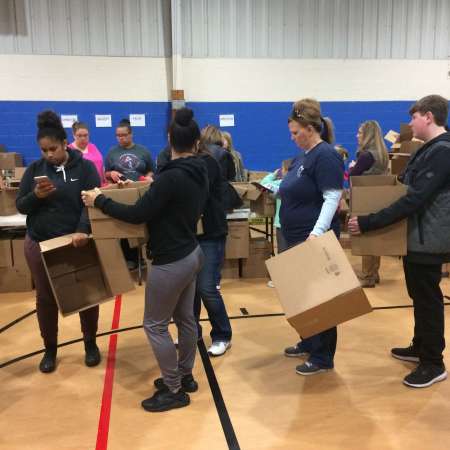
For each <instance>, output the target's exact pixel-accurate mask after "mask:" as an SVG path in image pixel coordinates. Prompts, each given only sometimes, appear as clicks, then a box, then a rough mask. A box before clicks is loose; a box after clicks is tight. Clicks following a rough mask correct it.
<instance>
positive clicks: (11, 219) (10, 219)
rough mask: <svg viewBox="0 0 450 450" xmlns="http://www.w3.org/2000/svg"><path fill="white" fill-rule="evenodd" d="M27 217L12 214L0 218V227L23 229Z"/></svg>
mask: <svg viewBox="0 0 450 450" xmlns="http://www.w3.org/2000/svg"><path fill="white" fill-rule="evenodd" d="M26 220H27V216H24V215H23V214H13V215H12V216H0V227H25V226H26Z"/></svg>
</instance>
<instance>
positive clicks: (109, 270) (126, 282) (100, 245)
mask: <svg viewBox="0 0 450 450" xmlns="http://www.w3.org/2000/svg"><path fill="white" fill-rule="evenodd" d="M95 245H96V247H97V253H98V257H99V259H100V264H101V267H102V271H103V275H104V277H105V280H106V283H107V285H108V288H109V291H110V293H111V294H112V295H119V294H123V293H125V292H129V291H132V290H134V288H135V287H134V282H133V280H132V278H131V275H130V272H129V270H128V268H127V265H126V262H125V259H124V257H123V253H122V249H121V247H120V244H119V240H118V239H96V240H95ZM111 261H114V264H112V263H111Z"/></svg>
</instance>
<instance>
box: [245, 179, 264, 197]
mask: <svg viewBox="0 0 450 450" xmlns="http://www.w3.org/2000/svg"><path fill="white" fill-rule="evenodd" d="M262 193H263V192H262V191H261V190H260V189H258V188H257V187H256V186H255V185H253V184H250V183H249V185H248V187H247V193H246V194H245V197H246V198H247V199H248V200H252V201H254V200H258V198H259V197H260V196H261V195H262Z"/></svg>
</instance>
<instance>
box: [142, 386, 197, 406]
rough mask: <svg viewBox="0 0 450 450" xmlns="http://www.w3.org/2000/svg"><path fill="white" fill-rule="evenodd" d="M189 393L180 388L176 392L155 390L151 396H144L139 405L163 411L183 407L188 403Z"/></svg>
mask: <svg viewBox="0 0 450 450" xmlns="http://www.w3.org/2000/svg"><path fill="white" fill-rule="evenodd" d="M190 402H191V401H190V399H189V395H188V394H186V392H184V391H182V390H181V389H180V390H179V391H178V392H177V393H173V392H171V391H169V390H167V391H166V390H162V391H156V392H155V394H154V395H153V396H152V397H149V398H146V399H145V400H143V401H142V403H141V405H142V407H143V408H144V409H145V410H146V411H150V412H163V411H169V410H170V409H175V408H183V407H184V406H188V405H189V403H190Z"/></svg>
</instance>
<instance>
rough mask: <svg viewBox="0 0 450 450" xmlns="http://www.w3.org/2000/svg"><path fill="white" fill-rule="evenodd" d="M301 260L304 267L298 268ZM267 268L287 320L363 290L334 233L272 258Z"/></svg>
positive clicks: (267, 263) (267, 262) (330, 232)
mask: <svg viewBox="0 0 450 450" xmlns="http://www.w3.org/2000/svg"><path fill="white" fill-rule="evenodd" d="M299 261H303V262H304V263H305V264H304V265H302V266H301V267H299ZM306 262H307V263H306ZM266 265H267V267H268V269H269V272H270V275H271V278H272V280H273V281H274V284H275V289H276V292H277V294H278V297H279V299H280V302H281V304H282V306H283V309H284V311H285V313H286V317H287V318H290V317H294V316H296V315H297V314H300V313H302V312H304V311H307V310H308V309H311V308H313V307H315V306H316V305H317V304H320V303H324V302H326V301H328V300H329V299H332V298H335V297H336V296H338V295H340V294H342V293H344V292H350V291H352V290H354V289H356V288H360V283H359V280H358V278H357V277H356V275H355V273H354V272H353V269H352V266H351V265H350V262H349V261H348V259H347V256H346V255H345V253H344V251H343V250H342V247H341V245H340V243H339V241H338V240H337V238H336V236H335V234H334V233H333V232H332V231H329V232H327V233H326V234H324V235H322V236H319V237H318V238H317V239H312V240H310V241H306V242H303V243H302V244H299V245H296V246H295V247H292V248H290V249H289V250H286V251H285V252H283V253H280V254H279V255H277V256H275V257H274V258H270V259H269V260H268V261H266Z"/></svg>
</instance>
